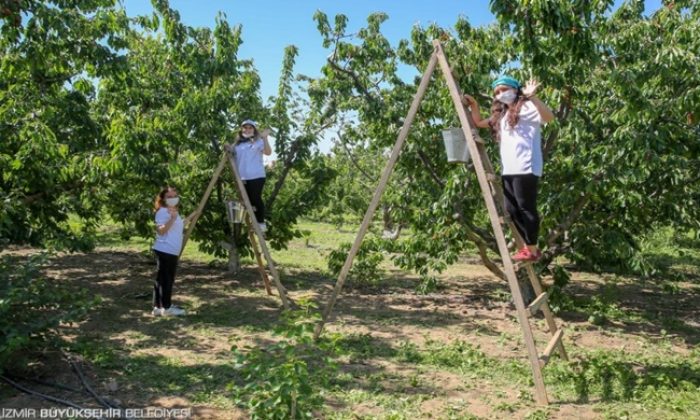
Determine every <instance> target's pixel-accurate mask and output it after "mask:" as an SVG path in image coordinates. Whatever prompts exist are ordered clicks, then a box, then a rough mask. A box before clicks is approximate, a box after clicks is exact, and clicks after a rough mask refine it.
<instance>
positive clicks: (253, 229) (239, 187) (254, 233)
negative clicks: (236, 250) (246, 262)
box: [180, 152, 289, 309]
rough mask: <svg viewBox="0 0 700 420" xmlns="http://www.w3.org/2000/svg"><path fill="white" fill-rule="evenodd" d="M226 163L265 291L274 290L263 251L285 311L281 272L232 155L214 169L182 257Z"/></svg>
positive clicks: (195, 214)
mask: <svg viewBox="0 0 700 420" xmlns="http://www.w3.org/2000/svg"><path fill="white" fill-rule="evenodd" d="M226 162H228V163H229V165H230V166H231V171H232V172H233V178H234V180H235V181H236V182H235V186H236V192H237V193H238V196H239V197H240V199H241V202H243V205H244V207H245V211H246V213H247V214H248V216H247V217H246V224H247V225H248V238H249V239H250V245H251V247H252V248H253V253H254V254H255V259H256V261H257V263H258V270H259V272H260V276H261V278H262V280H263V283H264V284H265V289H266V290H267V293H268V294H272V290H271V288H270V280H269V279H268V277H267V273H266V272H265V266H264V265H263V261H262V256H261V255H260V251H261V250H262V254H263V255H264V256H265V260H266V261H267V266H268V268H269V270H270V273H272V280H273V281H274V283H275V287H276V288H277V292H278V293H279V295H280V299H281V300H282V305H284V308H285V309H289V300H288V299H287V291H286V289H285V288H284V286H282V282H281V281H280V277H279V272H278V271H277V267H275V264H274V262H273V261H272V256H271V255H270V250H269V248H268V247H267V243H266V242H265V237H264V236H263V232H262V230H261V229H260V225H258V221H257V219H256V218H255V213H254V212H253V206H252V204H250V198H248V193H247V192H246V190H245V186H244V185H243V180H242V179H241V177H240V175H239V174H238V168H237V167H236V161H235V160H234V158H233V156H232V154H231V153H229V152H224V154H223V155H222V156H221V160H220V161H219V164H218V165H217V167H216V169H214V174H213V175H212V178H211V181H209V185H208V186H207V189H206V190H205V191H204V195H203V196H202V199H201V200H200V202H199V205H198V206H197V209H196V210H195V212H194V218H193V219H192V220H191V221H190V224H189V226H188V227H187V230H186V231H185V234H184V238H183V241H182V250H180V255H182V251H183V250H184V249H185V245H187V240H188V239H189V237H190V234H191V233H192V230H193V229H194V226H195V224H196V223H197V220H198V219H199V216H200V215H201V214H202V211H203V210H204V206H205V205H206V203H207V200H208V199H209V196H210V195H211V192H212V190H213V189H214V185H216V181H217V180H218V179H219V177H220V176H221V172H222V171H223V169H224V167H225V166H226ZM256 238H257V241H256ZM258 244H259V245H260V249H258Z"/></svg>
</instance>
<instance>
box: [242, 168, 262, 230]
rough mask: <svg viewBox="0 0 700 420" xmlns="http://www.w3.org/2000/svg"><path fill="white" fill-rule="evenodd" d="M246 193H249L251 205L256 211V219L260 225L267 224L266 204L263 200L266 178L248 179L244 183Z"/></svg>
mask: <svg viewBox="0 0 700 420" xmlns="http://www.w3.org/2000/svg"><path fill="white" fill-rule="evenodd" d="M243 184H244V185H245V192H246V193H248V198H249V199H250V204H251V205H252V206H253V208H254V209H255V219H256V220H257V221H258V223H265V203H264V202H263V199H262V190H263V187H264V186H265V178H256V179H248V180H246V181H243Z"/></svg>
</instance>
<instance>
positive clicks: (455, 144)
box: [442, 128, 469, 163]
mask: <svg viewBox="0 0 700 420" xmlns="http://www.w3.org/2000/svg"><path fill="white" fill-rule="evenodd" d="M442 140H443V141H444V142H445V151H446V152H447V161H448V162H450V163H452V162H463V163H467V162H469V148H468V147H467V139H466V138H464V132H463V131H462V129H461V128H448V129H446V130H442Z"/></svg>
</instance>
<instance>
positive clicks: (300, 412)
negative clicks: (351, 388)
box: [229, 301, 337, 419]
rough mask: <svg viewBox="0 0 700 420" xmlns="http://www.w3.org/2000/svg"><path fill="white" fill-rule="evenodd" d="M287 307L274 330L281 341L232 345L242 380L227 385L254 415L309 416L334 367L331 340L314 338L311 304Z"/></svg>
mask: <svg viewBox="0 0 700 420" xmlns="http://www.w3.org/2000/svg"><path fill="white" fill-rule="evenodd" d="M300 305H301V306H302V309H301V310H298V311H291V312H285V313H284V314H283V315H282V322H281V323H280V325H279V326H278V327H277V328H276V329H275V335H276V336H277V337H279V338H280V339H279V341H277V342H275V343H274V344H270V345H258V346H254V347H250V346H249V347H245V348H243V349H240V350H239V349H238V348H235V347H234V348H233V349H232V351H233V353H234V356H235V358H236V369H237V370H238V371H239V373H240V375H241V377H242V379H243V383H244V384H243V385H242V386H236V384H230V385H229V389H230V390H232V391H233V396H234V400H235V402H236V404H238V405H239V406H241V407H243V408H246V409H248V410H249V413H250V415H251V417H252V418H253V419H288V418H294V419H308V418H314V417H315V415H314V414H313V411H314V410H319V409H320V408H321V407H322V406H323V397H322V395H321V392H320V389H321V388H323V387H324V386H327V385H328V383H329V381H330V379H331V378H332V377H333V376H334V374H335V371H336V369H337V367H336V365H335V363H334V362H333V356H334V353H335V351H334V350H333V348H334V347H333V343H332V342H330V341H327V340H326V339H322V340H320V341H319V342H318V343H317V342H314V340H313V328H314V326H315V325H316V323H317V322H318V316H317V313H316V312H315V311H313V312H312V309H313V305H312V304H311V303H308V302H303V301H302V302H300Z"/></svg>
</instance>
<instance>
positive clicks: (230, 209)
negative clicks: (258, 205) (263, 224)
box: [226, 201, 245, 223]
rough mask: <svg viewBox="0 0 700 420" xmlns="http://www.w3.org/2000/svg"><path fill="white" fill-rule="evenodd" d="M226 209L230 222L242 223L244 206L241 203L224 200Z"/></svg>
mask: <svg viewBox="0 0 700 420" xmlns="http://www.w3.org/2000/svg"><path fill="white" fill-rule="evenodd" d="M226 210H227V212H226V213H227V215H228V220H229V222H230V223H243V217H244V216H245V208H244V207H243V205H242V204H241V203H239V202H238V201H228V202H226Z"/></svg>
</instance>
